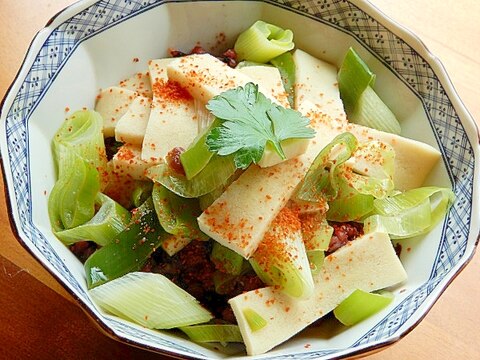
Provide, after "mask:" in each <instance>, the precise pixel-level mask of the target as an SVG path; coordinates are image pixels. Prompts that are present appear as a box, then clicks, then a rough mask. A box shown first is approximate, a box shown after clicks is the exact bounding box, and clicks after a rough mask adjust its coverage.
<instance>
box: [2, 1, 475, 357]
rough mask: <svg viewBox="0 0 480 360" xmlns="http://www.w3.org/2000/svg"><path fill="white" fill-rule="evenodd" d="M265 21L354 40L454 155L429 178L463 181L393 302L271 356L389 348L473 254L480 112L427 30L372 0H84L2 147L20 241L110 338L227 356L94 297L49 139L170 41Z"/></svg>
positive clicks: (19, 92) (318, 40)
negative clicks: (435, 51) (62, 213)
mask: <svg viewBox="0 0 480 360" xmlns="http://www.w3.org/2000/svg"><path fill="white" fill-rule="evenodd" d="M239 14H241V17H239ZM257 19H263V20H266V21H270V22H273V23H276V24H278V25H280V26H283V27H288V28H290V29H292V30H293V31H294V33H295V35H296V44H297V46H298V47H300V48H303V49H304V50H306V51H309V52H311V53H312V54H314V55H317V56H319V57H322V58H323V59H326V60H327V61H330V62H332V63H334V64H337V65H338V64H339V62H340V61H341V58H342V56H343V54H344V53H345V52H346V49H347V48H348V47H349V46H352V45H353V46H355V48H356V49H357V50H358V51H359V52H360V54H361V55H362V57H363V58H364V59H366V61H367V62H368V63H369V65H370V66H371V68H372V69H373V70H374V71H375V72H376V73H377V74H378V77H377V79H378V80H377V88H378V91H379V92H380V93H381V94H382V95H383V96H384V98H385V100H386V102H387V104H388V105H389V106H391V108H392V109H393V110H394V111H395V112H396V113H397V114H398V116H399V118H400V119H401V120H402V123H403V134H404V135H406V136H408V137H412V138H415V139H418V140H421V141H424V142H426V143H429V144H431V145H432V146H434V147H436V148H438V149H439V150H440V152H441V153H442V159H443V161H441V162H440V164H438V166H437V167H436V168H435V169H434V171H433V174H432V175H431V176H430V178H429V179H428V182H429V184H433V185H441V186H451V187H452V188H453V189H454V191H455V194H456V201H455V204H454V205H453V207H452V209H451V211H450V212H449V213H448V215H447V218H446V219H445V221H444V222H443V223H442V224H440V225H439V226H438V227H437V228H436V229H435V230H434V231H432V232H431V233H430V234H429V235H427V236H424V237H422V238H417V239H413V240H410V241H408V242H407V243H406V244H404V247H405V248H407V247H411V248H412V251H410V252H404V253H403V254H402V261H403V263H404V265H405V268H406V270H407V273H408V275H409V280H408V281H407V282H406V283H405V284H404V285H403V286H402V287H401V288H399V289H397V291H396V300H395V302H394V304H393V305H392V306H390V307H389V308H388V309H386V310H385V311H383V312H382V313H380V314H377V315H376V316H374V317H372V318H370V319H368V320H367V321H364V322H362V323H361V324H358V325H356V326H354V327H352V328H350V329H347V330H344V331H341V332H339V333H337V334H335V335H334V336H321V334H320V333H319V332H318V331H317V330H307V331H305V332H304V333H302V334H301V335H299V336H297V337H295V338H294V339H292V340H290V341H289V342H287V343H285V344H283V345H281V346H279V347H277V348H275V349H274V350H273V351H271V352H270V353H268V354H266V355H265V356H261V358H269V359H270V358H271V359H273V358H275V359H276V358H295V359H296V358H312V359H313V358H315V359H317V358H322V359H327V358H333V357H335V358H337V357H346V356H349V355H357V354H360V353H364V352H367V351H371V350H375V349H378V348H380V347H382V346H385V345H387V344H390V343H392V342H394V341H396V340H398V339H399V338H400V337H402V335H404V334H405V333H407V332H408V331H409V330H411V329H412V328H413V327H414V326H415V325H416V324H418V322H419V321H420V320H421V319H422V318H423V316H424V315H425V313H426V312H427V311H428V310H429V309H430V307H431V306H432V305H433V303H434V302H435V301H436V300H437V298H438V297H439V296H440V295H441V293H442V292H443V290H444V289H445V288H446V286H447V285H448V284H449V283H450V282H451V281H452V279H453V278H454V277H455V275H456V274H458V272H459V271H461V269H462V268H463V267H464V266H465V265H466V264H467V263H468V261H469V260H470V259H471V257H472V256H473V253H474V251H475V246H476V242H477V237H478V234H479V221H478V214H479V204H478V200H479V196H478V191H479V189H480V186H479V183H478V175H479V171H478V169H479V160H478V159H479V155H480V154H479V138H478V131H477V129H476V127H475V123H474V121H473V119H472V118H471V116H470V115H469V114H468V112H467V110H466V109H465V108H464V106H463V105H462V103H461V101H460V100H459V98H458V96H457V94H456V93H455V91H454V89H453V87H452V85H451V83H450V81H449V79H448V77H447V75H446V73H445V71H444V69H443V67H442V65H441V64H440V63H439V62H438V61H437V59H436V58H435V57H434V56H433V55H431V54H430V53H429V52H428V51H427V49H426V48H425V47H424V45H423V44H422V43H421V42H420V41H419V40H418V39H417V38H416V37H415V36H413V35H412V34H411V33H409V32H408V31H406V30H404V29H403V28H401V27H399V26H398V25H396V24H394V23H392V22H391V21H390V20H389V19H387V18H385V16H384V15H383V14H381V13H380V12H378V10H376V9H375V8H374V7H372V6H371V5H370V4H369V3H366V2H364V1H360V0H354V1H353V0H352V1H343V0H321V1H313V0H306V1H290V0H266V1H223V2H222V1H215V0H214V1H178V0H168V1H162V0H99V1H95V0H85V1H80V2H78V3H76V4H74V5H73V6H71V7H69V8H67V9H66V10H64V11H63V12H61V13H60V14H58V15H57V16H56V17H55V18H54V19H52V21H51V22H50V23H49V24H48V26H47V27H46V28H45V29H43V30H42V31H40V33H39V34H38V35H37V37H36V38H35V40H34V41H33V43H32V45H31V47H30V50H29V52H28V55H27V57H26V59H25V61H24V64H23V66H22V69H21V71H20V73H19V75H18V78H17V80H16V81H15V83H14V84H13V86H12V88H11V89H10V91H9V93H8V95H7V97H6V98H5V100H4V103H3V107H2V109H1V124H0V126H1V136H2V140H1V141H0V143H1V153H2V160H3V167H4V173H5V178H6V184H7V189H8V197H9V201H10V207H11V210H12V212H11V218H12V220H13V223H14V226H15V227H16V229H15V230H16V232H17V233H18V238H19V241H20V242H22V243H23V244H24V246H25V247H26V248H27V249H28V250H29V251H30V252H31V253H32V255H33V256H35V257H36V258H38V259H39V260H40V262H41V263H42V264H43V265H44V266H45V267H46V268H47V269H48V270H49V271H50V272H51V273H52V274H53V275H54V276H55V277H56V278H57V279H58V281H59V282H60V283H62V284H63V286H64V287H65V288H66V289H67V290H68V291H69V292H70V293H71V294H72V295H73V296H74V297H75V298H76V299H77V300H78V302H79V304H80V305H81V306H82V307H83V308H84V309H85V310H86V311H87V312H88V313H89V314H90V315H91V316H92V317H93V318H95V319H96V321H97V323H98V324H100V326H101V327H102V328H103V329H104V330H105V331H106V332H107V333H108V334H110V335H111V336H114V337H116V338H118V339H121V340H123V341H126V342H129V343H132V344H135V345H137V346H140V347H144V348H148V349H150V350H154V351H158V352H163V353H169V354H172V355H175V356H186V357H193V358H205V359H207V358H208V359H210V358H222V357H223V355H221V354H219V353H216V352H215V351H213V350H209V349H206V348H204V347H202V346H199V345H196V344H193V343H191V342H189V341H187V340H185V339H184V338H181V337H178V336H176V335H174V334H170V333H166V332H159V331H151V330H146V329H143V328H141V327H140V326H136V325H133V324H131V323H129V322H126V321H123V320H120V319H118V318H115V317H113V316H110V315H107V314H105V313H103V312H102V311H101V310H99V309H98V308H97V307H96V306H95V305H94V304H93V303H92V301H91V299H90V297H89V295H88V293H87V290H86V283H85V276H84V273H83V267H82V265H81V264H80V262H78V261H77V260H76V258H75V257H74V256H73V255H72V254H71V253H70V252H69V250H68V249H67V248H66V247H65V246H63V245H62V244H61V243H60V242H59V241H58V240H57V239H56V238H55V237H54V236H53V235H52V232H51V230H50V225H49V221H48V216H47V197H48V193H49V191H50V189H51V188H52V186H53V183H54V167H53V161H52V157H51V151H50V142H51V139H52V136H53V134H54V132H55V131H56V129H57V128H58V127H59V126H60V124H61V122H62V121H63V119H64V117H65V113H64V109H65V108H67V107H68V108H70V109H78V108H82V107H92V106H93V105H94V99H95V95H96V93H97V91H98V89H99V88H102V87H106V86H109V85H111V84H114V83H117V82H118V81H119V80H120V79H122V78H125V77H126V75H128V74H133V73H135V72H138V71H142V70H145V69H146V64H147V61H148V60H149V59H152V58H159V57H164V56H166V55H167V49H168V48H169V47H175V48H178V49H190V48H191V47H193V45H195V44H196V43H197V42H200V43H201V44H203V45H206V46H207V47H209V46H210V45H212V46H214V45H215V42H216V40H218V38H216V35H218V34H219V33H223V34H225V36H226V39H227V44H228V43H229V42H230V43H231V41H232V39H234V38H235V36H236V35H237V34H238V33H239V32H240V31H241V30H242V29H244V28H246V27H247V26H249V25H250V24H251V23H253V22H254V21H255V20H257ZM134 58H138V59H139V60H140V61H138V62H136V61H132V59H134ZM306 343H309V344H310V347H308V348H306V347H305V344H306Z"/></svg>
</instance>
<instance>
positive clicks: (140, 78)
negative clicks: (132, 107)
mask: <svg viewBox="0 0 480 360" xmlns="http://www.w3.org/2000/svg"><path fill="white" fill-rule="evenodd" d="M118 87H121V88H124V89H128V90H132V91H135V92H137V93H138V94H140V95H142V96H145V97H148V98H150V99H151V98H152V85H151V83H150V74H149V73H148V72H142V73H136V74H135V75H133V76H132V77H130V78H128V79H125V80H122V81H120V82H119V84H118Z"/></svg>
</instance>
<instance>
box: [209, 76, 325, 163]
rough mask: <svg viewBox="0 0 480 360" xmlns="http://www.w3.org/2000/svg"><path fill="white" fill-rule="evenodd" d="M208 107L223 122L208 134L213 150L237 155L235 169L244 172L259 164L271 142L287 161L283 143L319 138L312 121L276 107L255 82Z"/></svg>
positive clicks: (213, 101)
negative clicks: (252, 165)
mask: <svg viewBox="0 0 480 360" xmlns="http://www.w3.org/2000/svg"><path fill="white" fill-rule="evenodd" d="M206 107H207V109H208V110H209V111H211V113H212V114H213V115H215V116H216V117H217V118H218V119H220V120H221V121H222V124H221V125H220V126H218V127H216V128H214V129H212V130H211V131H210V133H209V134H208V135H207V139H206V144H207V146H208V148H209V150H210V151H212V152H216V153H217V154H218V155H220V156H226V155H230V154H234V161H235V166H236V167H237V168H240V169H246V168H247V167H248V166H249V165H250V164H251V163H252V162H253V163H255V164H257V163H258V162H259V161H260V159H261V158H262V156H263V152H264V150H265V146H266V145H267V143H268V142H269V143H270V144H271V145H272V146H273V148H274V149H275V151H276V152H277V153H278V155H279V156H280V157H281V158H282V159H285V158H286V157H285V154H284V152H283V150H282V146H281V141H283V140H286V139H302V138H303V139H308V138H312V137H313V136H314V135H315V131H314V130H313V129H311V128H309V127H308V124H309V119H308V118H306V117H303V116H302V115H301V114H300V113H299V112H297V111H295V110H292V109H285V108H283V107H281V106H279V105H276V104H273V103H272V102H271V101H270V100H269V99H268V98H267V97H265V95H263V94H262V93H261V92H259V91H258V86H257V85H255V84H253V83H247V84H246V85H245V87H241V86H239V87H237V88H235V89H232V90H228V91H225V92H223V93H221V94H220V95H218V96H215V97H214V98H213V99H211V100H210V101H209V102H208V104H207V106H206Z"/></svg>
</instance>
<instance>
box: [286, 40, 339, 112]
mask: <svg viewBox="0 0 480 360" xmlns="http://www.w3.org/2000/svg"><path fill="white" fill-rule="evenodd" d="M293 61H294V62H295V108H296V109H298V108H299V106H301V104H302V103H303V102H304V101H305V100H310V101H311V102H313V103H314V104H315V105H316V106H317V108H318V110H319V111H320V112H322V113H324V114H328V115H329V116H330V117H332V118H333V119H339V120H342V121H345V120H346V114H345V110H344V108H343V102H342V100H341V98H340V91H339V90H338V82H337V68H336V67H335V66H334V65H332V64H329V63H327V62H325V61H323V60H320V59H317V58H315V57H313V56H312V55H310V54H308V53H306V52H305V51H303V50H300V49H297V50H295V51H294V53H293Z"/></svg>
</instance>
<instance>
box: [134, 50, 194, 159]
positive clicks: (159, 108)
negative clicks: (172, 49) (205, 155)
mask: <svg viewBox="0 0 480 360" xmlns="http://www.w3.org/2000/svg"><path fill="white" fill-rule="evenodd" d="M172 61H174V59H159V60H152V61H150V63H149V73H150V77H151V82H152V88H153V100H152V107H151V111H150V118H149V120H148V124H147V128H146V131H145V137H144V140H143V145H142V159H144V160H146V161H148V162H154V163H158V162H160V161H162V160H163V159H164V158H165V156H166V155H167V154H168V152H169V151H170V150H172V149H173V148H174V147H183V148H187V147H188V145H190V143H191V142H192V141H193V139H194V138H195V137H196V136H197V131H198V124H197V116H196V111H195V105H194V100H193V98H192V97H191V96H190V94H189V93H188V92H187V90H186V89H185V88H183V87H182V86H181V85H180V84H179V83H177V82H174V81H171V80H169V79H168V78H167V65H168V64H169V63H171V62H172Z"/></svg>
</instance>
